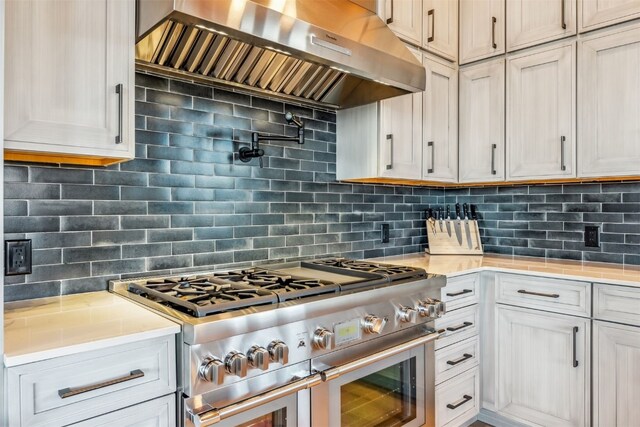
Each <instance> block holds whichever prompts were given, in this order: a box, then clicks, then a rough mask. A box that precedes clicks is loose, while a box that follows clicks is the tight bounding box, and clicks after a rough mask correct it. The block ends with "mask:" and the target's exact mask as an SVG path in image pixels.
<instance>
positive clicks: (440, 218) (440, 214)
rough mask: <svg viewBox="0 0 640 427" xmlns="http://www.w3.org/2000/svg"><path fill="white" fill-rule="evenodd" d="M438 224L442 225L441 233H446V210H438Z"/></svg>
mask: <svg viewBox="0 0 640 427" xmlns="http://www.w3.org/2000/svg"><path fill="white" fill-rule="evenodd" d="M438 222H439V223H440V232H441V233H444V229H443V228H442V227H443V224H442V223H443V222H444V208H439V209H438Z"/></svg>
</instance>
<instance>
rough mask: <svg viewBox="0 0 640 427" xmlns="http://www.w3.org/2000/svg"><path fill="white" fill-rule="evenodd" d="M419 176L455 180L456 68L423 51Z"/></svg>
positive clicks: (435, 179) (426, 178)
mask: <svg viewBox="0 0 640 427" xmlns="http://www.w3.org/2000/svg"><path fill="white" fill-rule="evenodd" d="M424 66H425V68H426V69H427V89H426V90H425V92H424V116H423V117H424V118H423V141H424V143H423V145H422V153H423V154H422V158H423V163H422V177H423V179H425V180H428V181H443V182H457V180H458V70H457V69H456V68H455V66H453V65H451V64H449V63H448V62H446V61H444V60H441V59H436V58H433V57H429V56H427V55H425V57H424Z"/></svg>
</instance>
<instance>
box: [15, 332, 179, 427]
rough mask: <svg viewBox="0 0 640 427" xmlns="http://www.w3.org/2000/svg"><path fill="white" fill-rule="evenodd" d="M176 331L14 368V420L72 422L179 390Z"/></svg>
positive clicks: (21, 423) (39, 423)
mask: <svg viewBox="0 0 640 427" xmlns="http://www.w3.org/2000/svg"><path fill="white" fill-rule="evenodd" d="M175 371H176V368H175V337H174V336H173V335H170V336H165V337H161V338H154V339H151V340H144V341H140V342H136V343H132V344H126V345H121V346H115V347H112V348H109V349H106V350H96V351H90V352H84V353H79V354H74V355H72V356H65V357H58V358H55V359H50V360H45V361H42V362H36V363H30V364H26V365H21V366H16V367H12V368H9V369H8V374H7V377H8V385H9V390H12V393H11V395H10V396H9V397H8V400H9V405H8V410H9V424H10V425H11V426H16V427H18V426H52V425H67V424H71V423H74V422H78V421H81V420H85V419H88V418H91V417H95V416H98V415H102V414H105V413H108V412H112V411H115V410H117V409H120V408H124V407H126V406H131V405H133V404H135V403H138V402H142V401H145V400H149V399H153V398H156V397H159V396H163V395H166V394H169V393H173V392H175V389H176V375H175Z"/></svg>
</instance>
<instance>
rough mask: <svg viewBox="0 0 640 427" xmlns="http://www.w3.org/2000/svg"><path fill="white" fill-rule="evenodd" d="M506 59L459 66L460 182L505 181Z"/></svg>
mask: <svg viewBox="0 0 640 427" xmlns="http://www.w3.org/2000/svg"><path fill="white" fill-rule="evenodd" d="M504 63H505V62H504V59H502V58H500V59H496V60H491V61H490V62H484V63H480V64H477V65H473V66H470V67H465V68H463V69H461V70H460V85H459V87H460V110H459V118H458V120H459V135H458V141H459V154H458V155H459V156H460V162H459V165H460V166H459V177H460V182H463V183H467V182H491V181H504V150H505V148H504Z"/></svg>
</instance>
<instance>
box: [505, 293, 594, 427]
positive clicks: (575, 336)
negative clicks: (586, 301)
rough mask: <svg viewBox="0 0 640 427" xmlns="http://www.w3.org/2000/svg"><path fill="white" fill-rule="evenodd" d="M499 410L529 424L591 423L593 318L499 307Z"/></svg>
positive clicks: (582, 424) (572, 424)
mask: <svg viewBox="0 0 640 427" xmlns="http://www.w3.org/2000/svg"><path fill="white" fill-rule="evenodd" d="M496 321H497V342H496V352H497V353H496V354H497V360H496V370H497V372H496V378H497V386H496V387H497V403H496V409H497V411H498V412H499V413H500V414H501V415H503V416H506V417H509V418H511V419H514V420H516V421H520V422H524V423H527V424H535V425H543V426H585V425H589V413H590V407H589V394H590V393H589V390H590V385H589V372H590V367H589V366H590V365H589V349H590V342H589V339H590V336H591V333H590V323H591V321H590V320H589V319H583V318H578V317H571V316H564V315H558V314H551V313H545V312H536V311H532V310H528V309H522V308H516V307H508V306H502V305H499V306H498V308H497V318H496Z"/></svg>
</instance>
